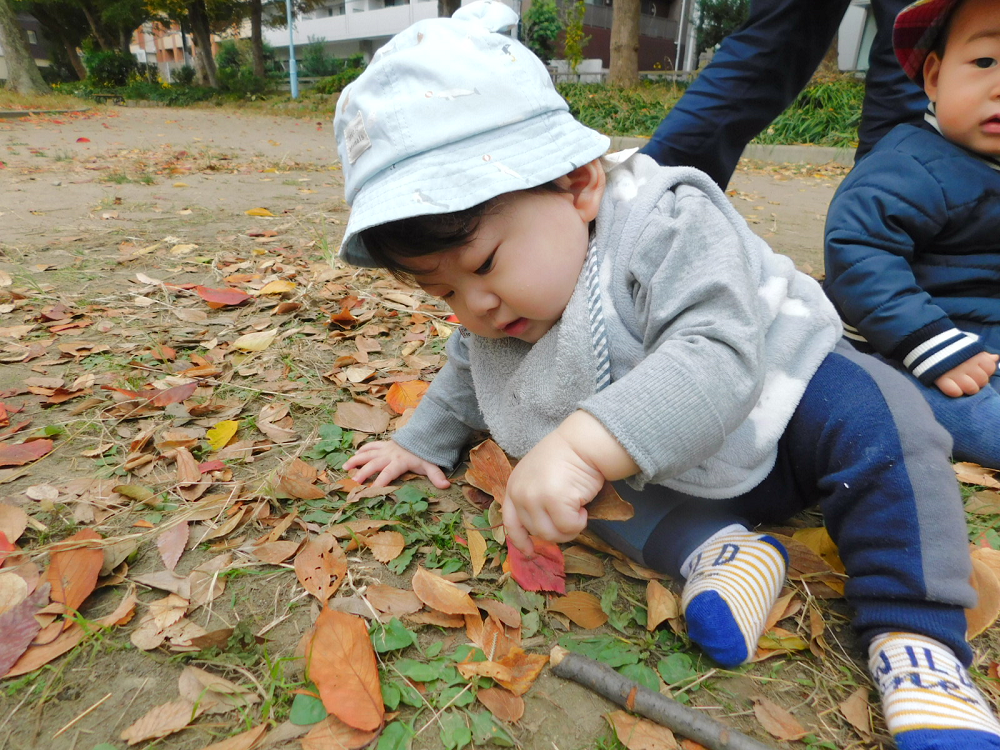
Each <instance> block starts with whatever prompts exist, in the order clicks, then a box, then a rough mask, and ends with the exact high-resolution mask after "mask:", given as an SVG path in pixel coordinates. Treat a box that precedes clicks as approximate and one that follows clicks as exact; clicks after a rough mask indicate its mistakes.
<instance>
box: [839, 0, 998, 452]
mask: <svg viewBox="0 0 1000 750" xmlns="http://www.w3.org/2000/svg"><path fill="white" fill-rule="evenodd" d="M893 39H894V44H895V47H896V56H897V58H898V59H899V62H900V64H901V65H902V66H903V68H904V70H906V72H907V74H908V75H910V77H911V78H913V80H914V81H916V82H917V83H919V84H921V85H922V86H923V87H924V90H925V91H926V92H927V96H928V98H929V99H930V108H929V110H928V112H927V114H926V116H925V122H923V123H920V124H917V125H914V124H909V125H900V126H898V127H896V128H895V129H893V130H892V131H891V132H890V133H889V134H888V135H887V136H886V137H885V138H883V139H882V140H881V141H880V142H879V143H878V145H877V146H876V147H875V149H873V151H872V152H871V153H870V154H869V155H868V156H867V157H865V158H864V159H863V160H862V161H861V162H859V163H858V165H857V166H856V167H855V169H854V170H853V171H852V172H851V174H850V175H848V177H847V178H846V179H845V180H844V182H843V183H842V184H841V186H840V188H839V189H838V191H837V193H836V195H835V196H834V199H833V201H832V203H831V205H830V210H829V212H828V214H827V223H826V282H825V288H826V291H827V294H829V295H830V298H831V299H832V300H833V303H834V305H836V307H837V309H838V311H839V312H840V314H841V317H842V320H843V322H844V326H845V329H846V331H847V336H848V337H849V338H850V339H851V340H852V341H853V342H854V343H855V345H856V346H857V347H858V348H859V349H861V350H862V351H868V352H873V353H876V354H877V355H879V356H880V357H882V358H884V359H885V360H886V361H888V362H890V363H892V364H893V365H894V366H895V367H897V368H898V369H899V370H900V371H901V372H903V373H905V374H906V375H907V376H908V377H909V378H910V379H911V380H912V382H913V383H914V384H916V385H917V387H918V388H919V389H920V392H921V393H922V394H923V396H924V398H925V399H926V400H927V402H928V403H929V404H930V406H931V408H932V409H933V410H934V414H935V416H936V417H937V419H938V421H939V422H940V423H941V424H942V425H943V426H944V427H945V428H946V429H947V430H948V431H949V432H950V433H951V435H952V437H953V438H954V456H955V458H957V459H959V460H962V461H973V462H975V463H978V464H981V465H983V466H990V467H994V468H1000V429H998V427H1000V377H998V376H997V374H996V371H997V359H998V356H997V355H998V354H1000V294H998V291H997V289H998V286H997V282H998V280H1000V239H998V237H1000V235H998V232H997V229H998V227H1000V2H997V1H996V0H922V1H921V2H917V3H914V4H913V5H910V6H908V7H907V8H905V9H904V10H903V11H902V12H901V13H900V14H899V16H898V17H897V20H896V25H895V33H894V38H893Z"/></svg>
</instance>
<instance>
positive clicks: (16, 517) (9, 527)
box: [0, 503, 28, 544]
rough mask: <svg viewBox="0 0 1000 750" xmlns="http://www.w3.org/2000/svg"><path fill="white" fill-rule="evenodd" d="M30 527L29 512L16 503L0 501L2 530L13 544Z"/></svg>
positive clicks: (0, 526) (0, 529) (0, 530)
mask: <svg viewBox="0 0 1000 750" xmlns="http://www.w3.org/2000/svg"><path fill="white" fill-rule="evenodd" d="M27 527H28V514H27V513H25V512H24V510H22V509H21V508H18V507H17V506H16V505H10V504H9V503H0V532H3V534H4V536H6V537H7V541H8V542H10V543H11V544H13V543H14V542H16V541H17V540H18V539H20V538H21V534H23V533H24V530H25V529H26V528H27Z"/></svg>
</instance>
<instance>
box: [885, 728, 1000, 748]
mask: <svg viewBox="0 0 1000 750" xmlns="http://www.w3.org/2000/svg"><path fill="white" fill-rule="evenodd" d="M893 739H894V740H895V741H896V747H897V748H898V750H1000V736H997V735H995V734H992V733H991V732H977V731H976V730H974V729H911V730H910V731H909V732H900V733H899V734H897V735H895V736H894V737H893Z"/></svg>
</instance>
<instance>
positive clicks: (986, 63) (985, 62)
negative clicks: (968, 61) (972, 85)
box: [972, 57, 997, 68]
mask: <svg viewBox="0 0 1000 750" xmlns="http://www.w3.org/2000/svg"><path fill="white" fill-rule="evenodd" d="M972 64H973V65H975V66H976V67H977V68H992V67H993V66H994V65H996V64H997V61H996V58H994V57H978V58H976V59H975V60H973V61H972Z"/></svg>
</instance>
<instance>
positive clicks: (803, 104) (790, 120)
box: [755, 76, 865, 147]
mask: <svg viewBox="0 0 1000 750" xmlns="http://www.w3.org/2000/svg"><path fill="white" fill-rule="evenodd" d="M864 96H865V84H864V82H863V81H860V80H858V79H856V78H851V77H846V76H836V77H830V78H824V79H818V80H815V81H813V83H811V84H810V85H809V86H807V87H806V89H805V90H804V91H803V92H802V93H801V94H799V96H798V98H797V99H796V100H795V101H794V102H792V104H791V106H789V107H788V109H786V110H785V111H784V112H782V113H781V114H780V115H779V116H778V118H777V119H776V120H775V121H774V122H772V123H771V125H770V126H769V127H768V128H767V129H765V130H764V132H763V133H761V134H760V135H759V136H757V138H756V139H755V142H756V143H766V144H773V143H809V144H816V145H820V146H846V147H851V146H855V145H856V144H857V141H858V124H859V123H860V122H861V102H862V100H863V99H864Z"/></svg>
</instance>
